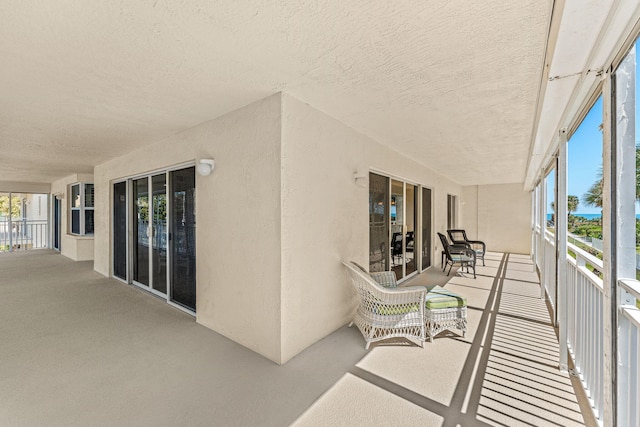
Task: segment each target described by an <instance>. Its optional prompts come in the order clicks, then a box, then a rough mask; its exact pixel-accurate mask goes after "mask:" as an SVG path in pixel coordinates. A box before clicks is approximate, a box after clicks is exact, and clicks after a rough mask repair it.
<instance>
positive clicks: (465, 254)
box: [438, 233, 476, 279]
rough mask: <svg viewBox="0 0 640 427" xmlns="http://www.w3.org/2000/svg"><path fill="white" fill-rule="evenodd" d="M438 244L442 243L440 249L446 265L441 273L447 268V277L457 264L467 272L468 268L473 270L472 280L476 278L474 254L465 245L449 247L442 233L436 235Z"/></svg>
mask: <svg viewBox="0 0 640 427" xmlns="http://www.w3.org/2000/svg"><path fill="white" fill-rule="evenodd" d="M438 237H440V242H442V249H443V250H444V253H445V256H446V263H445V264H444V265H443V266H442V271H444V270H445V269H446V268H447V265H449V264H451V266H450V267H449V272H448V273H447V276H448V275H449V274H450V273H451V269H452V268H453V266H454V265H455V264H459V265H460V266H461V267H466V268H467V271H469V267H471V268H473V278H474V279H475V278H476V253H475V252H474V251H473V250H472V249H470V248H469V247H468V246H467V245H450V244H449V241H448V240H447V238H446V236H445V235H444V234H442V233H438Z"/></svg>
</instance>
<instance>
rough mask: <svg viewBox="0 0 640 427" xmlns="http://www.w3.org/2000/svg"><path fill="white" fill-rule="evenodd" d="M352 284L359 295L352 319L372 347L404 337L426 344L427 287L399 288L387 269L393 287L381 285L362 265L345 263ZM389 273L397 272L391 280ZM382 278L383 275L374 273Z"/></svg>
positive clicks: (367, 345) (421, 344)
mask: <svg viewBox="0 0 640 427" xmlns="http://www.w3.org/2000/svg"><path fill="white" fill-rule="evenodd" d="M343 264H344V265H345V267H347V271H348V273H349V277H350V278H351V284H352V285H353V287H354V288H355V290H356V293H357V294H358V297H359V300H360V301H359V304H358V308H357V310H356V313H355V315H354V317H353V321H352V322H351V323H350V324H349V326H351V325H353V324H354V323H355V324H356V326H357V327H358V329H359V330H360V332H361V333H362V336H363V337H364V339H365V341H366V342H367V344H366V345H365V349H368V348H369V345H370V344H371V343H372V342H376V341H381V340H385V339H388V338H396V337H403V338H407V339H409V340H410V341H413V342H415V343H416V344H418V345H420V346H421V347H422V346H424V341H425V336H426V318H425V297H426V294H427V288H425V287H424V286H411V287H403V288H397V287H393V286H394V284H395V274H394V273H393V272H385V273H387V274H385V275H384V276H385V277H387V279H388V280H389V281H390V285H391V287H384V286H381V285H380V284H378V283H377V282H376V281H375V280H374V279H373V278H372V277H371V276H370V275H369V274H368V273H366V272H365V271H364V269H363V268H362V267H359V266H358V265H357V264H355V263H346V262H343ZM388 273H391V274H394V276H393V280H391V278H390V276H389V275H388ZM374 274H375V275H377V276H379V277H380V278H382V276H383V275H382V274H380V273H374Z"/></svg>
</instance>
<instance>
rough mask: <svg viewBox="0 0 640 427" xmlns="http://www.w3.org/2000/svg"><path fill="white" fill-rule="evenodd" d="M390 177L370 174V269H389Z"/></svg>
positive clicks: (371, 270)
mask: <svg viewBox="0 0 640 427" xmlns="http://www.w3.org/2000/svg"><path fill="white" fill-rule="evenodd" d="M389 248H390V243H389V178H387V177H386V176H380V175H377V174H375V173H372V174H369V271H370V272H372V273H373V272H376V271H387V270H389Z"/></svg>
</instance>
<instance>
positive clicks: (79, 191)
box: [67, 182, 95, 236]
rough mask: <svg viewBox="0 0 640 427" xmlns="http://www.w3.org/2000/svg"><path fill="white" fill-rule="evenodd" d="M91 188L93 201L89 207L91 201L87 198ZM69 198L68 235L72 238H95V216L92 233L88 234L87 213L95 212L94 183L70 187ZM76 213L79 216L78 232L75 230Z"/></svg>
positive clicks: (71, 185)
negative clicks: (74, 218)
mask: <svg viewBox="0 0 640 427" xmlns="http://www.w3.org/2000/svg"><path fill="white" fill-rule="evenodd" d="M89 188H91V192H92V194H93V196H92V200H91V203H90V206H89V201H88V200H87V197H86V192H87V190H88V189H89ZM68 193H69V195H70V197H69V224H68V226H67V233H68V234H70V235H72V236H93V235H94V233H95V216H94V220H93V224H92V231H91V232H87V225H88V224H87V221H86V215H87V212H94V211H95V187H94V184H93V183H92V182H76V183H73V184H70V185H69V191H68ZM74 212H77V215H78V229H79V230H78V231H77V232H76V231H75V230H74V226H73V224H74V223H73V217H74Z"/></svg>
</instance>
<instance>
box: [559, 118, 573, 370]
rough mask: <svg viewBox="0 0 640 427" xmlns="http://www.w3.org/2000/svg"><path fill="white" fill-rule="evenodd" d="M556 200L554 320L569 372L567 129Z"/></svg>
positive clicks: (561, 146)
mask: <svg viewBox="0 0 640 427" xmlns="http://www.w3.org/2000/svg"><path fill="white" fill-rule="evenodd" d="M558 150H559V151H558V170H557V172H558V173H557V176H558V180H557V182H556V188H557V189H558V198H557V200H556V217H557V218H556V249H557V250H556V266H557V272H558V274H557V276H556V277H557V282H556V289H557V293H558V301H557V303H556V319H557V322H558V323H557V326H558V328H559V331H558V336H559V341H560V371H562V372H568V371H569V362H568V353H567V352H568V348H567V326H568V321H569V318H568V315H567V308H568V306H569V304H570V303H571V302H570V301H568V300H567V216H568V215H567V209H568V208H567V171H568V164H567V158H568V155H567V129H562V130H560V144H559V147H558Z"/></svg>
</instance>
